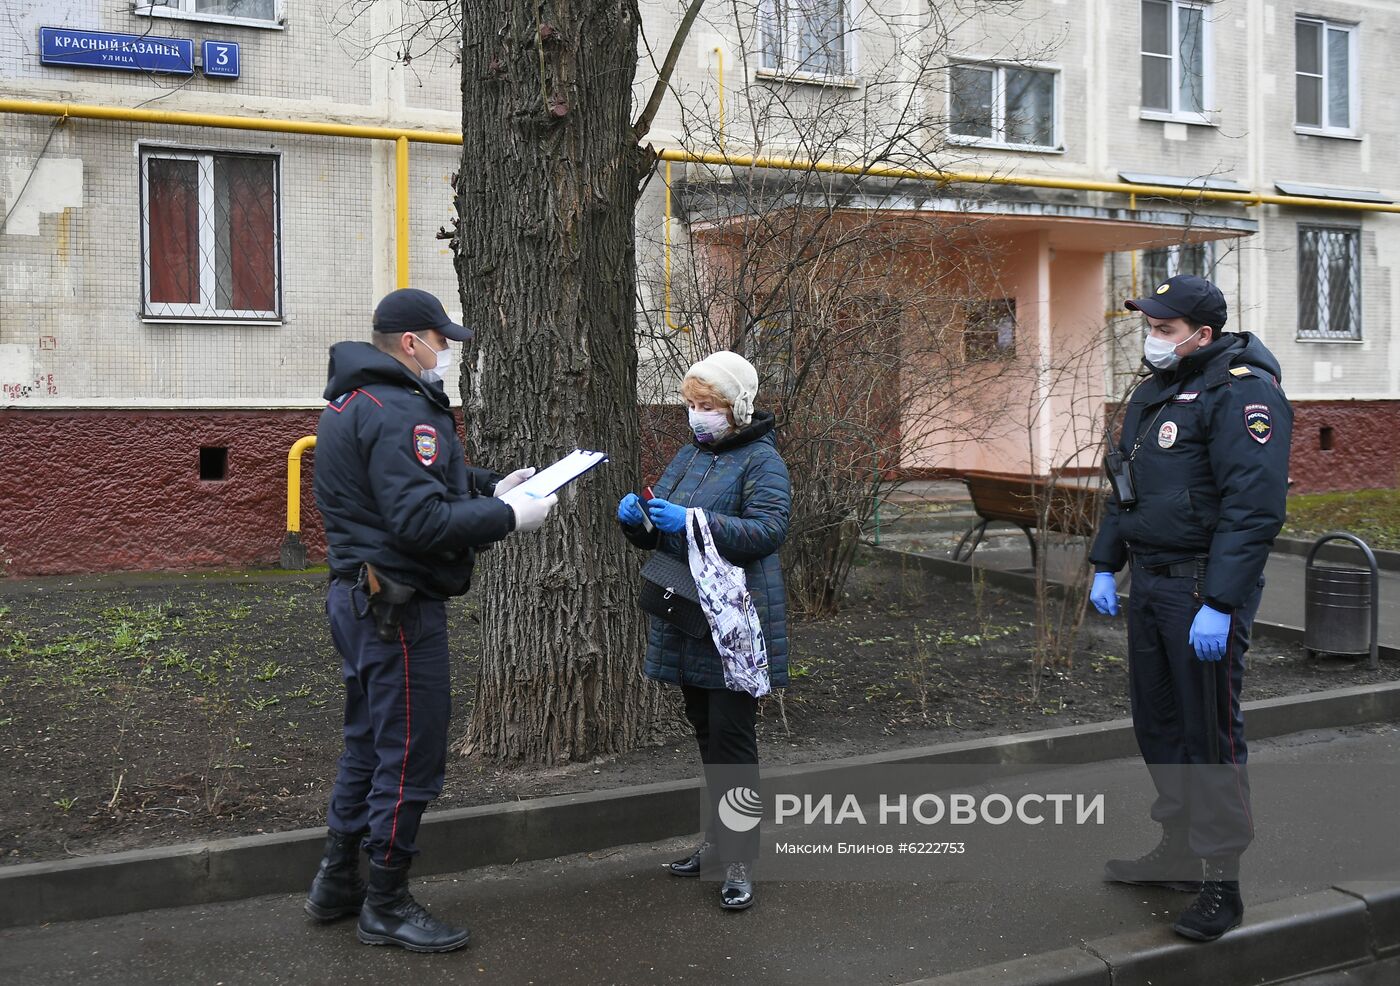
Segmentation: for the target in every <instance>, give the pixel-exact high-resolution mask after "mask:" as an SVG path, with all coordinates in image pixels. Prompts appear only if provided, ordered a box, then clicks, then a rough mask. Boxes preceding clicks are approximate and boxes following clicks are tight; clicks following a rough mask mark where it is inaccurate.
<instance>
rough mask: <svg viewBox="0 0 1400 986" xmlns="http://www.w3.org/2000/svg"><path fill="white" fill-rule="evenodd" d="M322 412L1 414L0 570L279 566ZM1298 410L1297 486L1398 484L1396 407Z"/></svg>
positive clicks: (649, 421) (651, 473)
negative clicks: (298, 451) (291, 506)
mask: <svg viewBox="0 0 1400 986" xmlns="http://www.w3.org/2000/svg"><path fill="white" fill-rule="evenodd" d="M319 414H320V412H319V411H316V410H286V411H275V410H274V411H139V410H61V411H43V410H28V409H26V410H15V409H11V410H5V411H0V505H3V509H2V510H0V572H3V574H7V575H59V574H67V573H76V572H114V571H150V570H159V569H188V568H215V567H235V568H243V567H257V566H276V565H277V562H278V555H279V552H280V549H281V545H282V539H283V536H284V533H285V531H286V496H287V491H286V484H287V450H288V449H289V448H290V447H291V445H292V443H293V442H295V441H296V440H297V439H298V438H301V437H302V436H303V435H311V434H314V433H315V431H316V419H317V417H318V416H319ZM1294 415H1295V424H1294V430H1293V458H1292V470H1291V472H1292V477H1293V479H1294V485H1293V492H1295V493H1315V492H1325V491H1330V490H1354V489H1370V488H1380V487H1391V486H1395V485H1397V484H1400V401H1311V402H1304V403H1299V404H1297V405H1295V407H1294ZM642 421H643V425H642V436H643V446H644V448H643V453H642V460H643V466H642V473H643V479H644V480H648V481H651V480H655V478H656V476H657V474H659V472H660V470H661V468H662V467H663V466H664V465H665V463H666V462H667V461H668V460H669V458H670V456H671V455H672V454H673V453H674V451H675V448H676V447H677V446H678V445H679V444H680V443H681V442H682V441H683V440H684V433H685V419H684V416H683V415H682V414H681V413H680V412H679V410H678V409H676V408H669V407H668V408H644V409H643V410H642ZM1324 429H1330V431H1325V430H1324ZM1327 445H1330V448H1324V446H1327ZM201 448H211V449H217V448H223V449H226V450H227V456H228V459H227V473H226V476H225V478H224V479H222V480H201V479H200V449H201ZM314 469H315V453H314V451H313V452H312V453H311V454H310V455H308V456H307V457H306V460H305V463H304V467H303V470H302V496H301V504H302V507H301V511H302V540H303V542H304V543H305V544H306V547H307V557H308V561H309V562H310V563H311V564H319V563H320V562H321V561H322V560H323V559H324V558H325V541H324V538H323V537H322V534H321V518H320V515H319V514H318V513H317V511H316V506H315V502H314V500H313V497H312V493H311V475H312V473H313V471H314ZM920 472H921V474H922V473H923V472H925V471H923V470H921V471H920ZM927 472H928V475H929V478H932V477H933V476H934V475H938V476H940V477H941V476H943V475H949V474H948V473H944V471H943V470H928V471H927ZM906 478H914V477H913V476H912V475H910V476H908V477H906Z"/></svg>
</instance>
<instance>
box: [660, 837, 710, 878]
mask: <svg viewBox="0 0 1400 986" xmlns="http://www.w3.org/2000/svg"><path fill="white" fill-rule="evenodd" d="M711 848H712V847H711V846H710V843H709V842H708V841H706V842H702V843H700V845H698V846H696V847H695V851H694V852H692V853H691V854H690V855H689V856H687V857H685V859H678V860H676V861H675V862H672V863H665V864H663V865H664V866H665V868H666V870H667V871H668V872H670V874H671V875H672V876H699V875H700V871H701V870H702V869H704V868H705V857H706V855H707V854H708V853H709V852H710V849H711Z"/></svg>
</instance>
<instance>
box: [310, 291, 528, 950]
mask: <svg viewBox="0 0 1400 986" xmlns="http://www.w3.org/2000/svg"><path fill="white" fill-rule="evenodd" d="M471 336H472V334H471V332H469V331H468V330H466V329H464V328H463V327H462V326H460V325H457V324H456V323H454V322H453V321H452V320H451V319H449V318H448V317H447V312H446V311H444V310H443V307H442V303H441V302H440V301H438V299H437V298H435V297H433V296H432V295H431V294H429V293H428V292H426V291H419V290H416V289H413V288H405V289H402V290H399V291H394V292H393V293H391V294H389V295H388V296H386V297H385V298H384V300H383V301H381V302H380V303H379V305H378V307H377V308H376V309H375V312H374V332H373V342H372V343H365V342H342V343H337V344H336V345H334V346H332V347H331V358H330V376H329V381H328V383H327V384H326V391H325V396H326V400H328V401H329V402H330V403H329V405H328V406H327V407H326V409H325V410H324V411H323V412H322V413H321V421H320V424H319V425H318V426H317V429H316V472H315V489H316V506H317V507H318V508H319V510H320V511H321V517H322V519H323V520H324V522H325V527H326V547H327V551H326V557H327V563H328V565H329V567H330V571H331V585H330V592H329V595H328V598H327V601H326V612H327V614H328V615H329V616H330V624H331V636H332V637H333V638H334V640H335V646H336V649H337V650H338V651H339V652H340V657H341V669H342V677H343V678H344V680H345V750H344V752H343V753H342V754H341V757H340V769H339V772H338V774H337V777H336V781H335V788H334V790H333V791H332V793H331V801H330V810H329V812H328V823H329V827H330V831H329V833H328V835H327V837H326V848H325V854H324V856H323V858H322V860H321V865H320V869H319V870H318V871H317V874H316V878H315V881H314V882H313V883H312V886H311V891H310V893H309V894H308V896H307V900H306V905H305V909H306V912H307V914H309V915H310V916H311V917H313V918H315V919H316V920H320V921H330V920H333V919H335V918H338V917H343V916H346V915H349V914H355V913H357V912H358V914H359V926H358V929H357V934H358V936H359V939H360V941H362V942H365V943H366V944H371V945H398V946H401V947H403V948H407V949H409V950H411V951H416V952H446V951H451V950H452V949H455V948H461V947H462V946H463V945H465V944H467V941H468V938H469V934H468V931H467V929H465V928H455V927H452V926H449V925H447V924H444V923H443V922H441V921H438V920H437V919H436V918H434V917H433V916H432V915H431V914H429V913H428V912H427V911H426V910H425V909H424V908H423V907H422V906H421V905H420V904H418V903H417V902H416V901H415V900H414V899H413V897H412V896H411V895H410V894H409V892H408V867H409V863H410V861H411V860H412V859H413V857H414V855H416V854H417V852H418V849H417V847H416V846H415V845H414V838H415V836H416V834H417V832H418V822H419V818H420V817H421V816H422V814H423V809H424V808H426V807H427V805H428V803H429V802H430V801H432V800H433V799H434V798H436V797H437V796H438V794H439V793H441V791H442V782H443V771H444V768H445V767H446V763H447V721H448V715H449V712H450V704H451V699H450V685H451V682H450V677H451V675H450V668H449V663H448V654H447V611H446V603H445V600H447V599H448V598H450V597H452V596H459V595H461V594H462V593H464V592H466V591H467V586H468V585H469V584H470V582H471V574H472V562H473V560H474V558H475V555H476V551H477V550H478V549H479V548H482V547H484V546H486V545H488V544H491V543H492V542H495V541H499V540H501V539H502V538H504V537H506V536H507V535H509V534H510V533H511V532H512V531H532V530H535V529H536V528H538V527H540V526H541V525H542V524H543V523H544V522H545V519H546V518H547V517H548V515H549V511H550V509H551V508H552V507H553V506H554V504H555V497H553V496H549V497H544V498H539V499H537V498H534V497H530V496H525V495H523V493H522V492H517V493H516V494H515V495H514V496H512V495H511V491H512V490H513V489H514V488H515V487H516V486H518V485H519V484H520V483H522V482H524V481H525V480H526V479H528V478H529V477H530V476H531V475H533V473H534V470H533V469H520V470H517V471H515V472H513V473H511V474H510V475H508V476H501V475H500V474H499V473H494V472H487V471H485V470H482V469H474V468H471V467H469V466H468V465H467V464H466V459H465V457H464V456H463V453H462V444H461V442H460V441H459V440H458V438H457V430H456V422H455V421H454V420H453V417H452V412H451V410H450V406H451V405H450V403H449V401H448V398H447V394H446V393H445V392H444V391H443V387H442V380H443V376H444V373H445V372H446V370H447V368H448V366H449V365H450V364H451V355H452V354H451V349H450V346H449V340H452V341H457V342H462V341H466V340H467V339H470V338H471ZM361 843H363V847H364V849H365V851H366V852H367V853H368V855H369V887H368V893H367V894H366V888H365V885H364V883H363V882H362V881H361V879H360V873H359V850H360V847H361Z"/></svg>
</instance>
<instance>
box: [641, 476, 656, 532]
mask: <svg viewBox="0 0 1400 986" xmlns="http://www.w3.org/2000/svg"><path fill="white" fill-rule="evenodd" d="M655 498H656V494H655V493H653V492H652V491H651V487H650V486H643V487H642V529H643V530H645V531H646V532H647V533H648V534H650V533H651V532H652V531H654V530H656V525H655V524H653V523H652V522H651V515H650V514H649V513H647V504H649V503H651V501H652V500H654V499H655Z"/></svg>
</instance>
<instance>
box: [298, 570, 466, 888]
mask: <svg viewBox="0 0 1400 986" xmlns="http://www.w3.org/2000/svg"><path fill="white" fill-rule="evenodd" d="M366 608H367V607H366V600H365V597H364V595H363V594H362V593H361V592H359V591H358V590H357V589H355V587H354V583H353V582H351V581H349V580H346V579H342V578H336V579H333V580H332V581H331V586H330V593H329V595H328V597H327V599H326V613H327V615H328V616H329V617H330V624H331V636H332V637H333V638H334V640H335V646H336V650H338V651H339V652H340V660H341V676H342V677H343V678H344V680H345V752H344V753H342V754H341V756H340V770H339V773H338V774H337V776H336V779H335V789H334V790H333V791H332V792H331V803H330V810H329V813H328V819H327V820H328V823H329V825H330V827H331V828H333V829H336V830H337V831H340V832H364V831H366V830H368V833H369V834H368V836H367V837H366V839H365V850H366V851H367V852H368V853H369V856H370V859H372V860H373V861H374V862H376V863H379V864H380V865H382V866H403V865H407V864H408V862H409V860H410V859H411V858H412V857H413V856H414V855H416V854H417V852H418V847H417V846H416V845H414V840H415V838H416V836H417V834H418V822H419V819H420V818H421V817H422V815H423V809H424V808H426V807H427V806H428V803H429V802H430V801H432V800H433V799H434V798H436V797H437V796H438V795H439V794H440V793H441V792H442V780H443V772H444V770H445V768H446V766H447V720H448V717H449V715H450V713H451V703H452V698H451V672H450V668H449V664H448V657H447V608H446V604H445V603H443V602H442V601H441V600H432V599H422V598H419V597H415V598H414V599H413V601H412V602H410V603H408V604H407V606H405V608H404V619H403V624H402V626H400V628H399V637H398V639H397V640H394V641H392V642H391V643H385V642H384V641H382V640H380V639H379V636H378V635H377V634H376V633H375V629H374V618H373V617H372V616H369V615H364V616H361V615H360V614H361V613H364V612H365V610H366Z"/></svg>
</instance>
